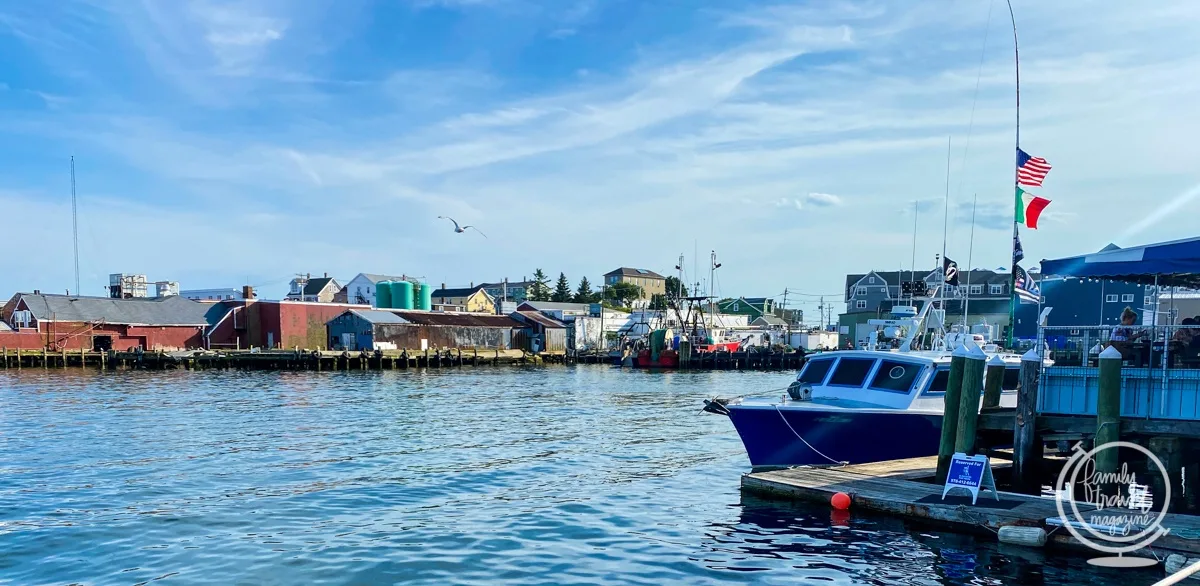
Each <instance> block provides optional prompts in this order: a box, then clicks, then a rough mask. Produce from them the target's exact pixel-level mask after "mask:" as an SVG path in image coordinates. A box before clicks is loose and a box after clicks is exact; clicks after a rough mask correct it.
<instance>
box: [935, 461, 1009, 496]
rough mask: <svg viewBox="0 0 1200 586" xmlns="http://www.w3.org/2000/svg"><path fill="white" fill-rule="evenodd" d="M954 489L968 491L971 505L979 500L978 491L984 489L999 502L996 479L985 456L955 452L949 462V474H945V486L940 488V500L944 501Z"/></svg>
mask: <svg viewBox="0 0 1200 586" xmlns="http://www.w3.org/2000/svg"><path fill="white" fill-rule="evenodd" d="M954 488H962V489H965V490H967V491H969V492H970V493H971V504H975V501H977V500H979V491H980V489H985V488H986V489H987V490H990V491H992V496H995V497H996V500H1000V493H998V492H996V479H995V478H993V477H992V464H991V462H989V461H988V458H987V456H983V455H979V456H968V455H966V454H964V453H962V452H955V454H954V457H953V458H952V459H951V460H950V472H949V473H947V474H946V486H945V487H944V488H942V498H943V499H945V498H946V495H947V494H948V493H949V492H950V490H951V489H954Z"/></svg>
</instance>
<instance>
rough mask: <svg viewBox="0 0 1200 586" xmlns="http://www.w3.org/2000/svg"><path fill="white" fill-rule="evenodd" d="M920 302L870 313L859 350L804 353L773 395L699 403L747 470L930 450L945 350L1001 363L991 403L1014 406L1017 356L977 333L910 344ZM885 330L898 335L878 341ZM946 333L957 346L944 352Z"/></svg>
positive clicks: (938, 424) (917, 328) (934, 445)
mask: <svg viewBox="0 0 1200 586" xmlns="http://www.w3.org/2000/svg"><path fill="white" fill-rule="evenodd" d="M929 307H930V304H926V306H925V308H924V309H923V310H922V311H921V313H920V314H919V315H917V316H912V317H901V318H899V319H880V320H870V322H869V323H871V324H873V325H876V326H877V327H878V329H877V331H876V332H873V333H872V334H871V339H870V342H869V344H868V346H867V348H866V349H863V350H837V351H831V352H820V353H817V354H814V355H812V356H811V357H809V359H808V360H807V361H806V362H805V365H804V367H803V368H802V369H801V370H800V372H799V374H798V375H797V376H796V379H795V380H794V381H793V382H792V383H791V384H790V385H789V386H788V388H787V393H786V394H783V395H782V396H775V397H739V398H734V399H712V400H708V401H705V410H706V411H708V412H710V413H718V414H722V415H727V416H728V417H729V419H730V421H731V422H732V423H733V426H734V428H735V429H736V430H737V432H738V435H739V436H740V437H741V439H742V444H743V445H744V446H745V448H746V454H747V455H748V456H749V457H750V463H751V465H752V466H754V467H756V468H760V467H784V466H814V465H830V464H846V463H849V464H862V463H868V462H880V461H886V460H896V459H902V458H916V457H921V456H932V455H936V454H937V452H938V444H939V442H940V440H941V433H942V413H943V411H944V407H945V394H946V383H947V380H948V379H949V374H950V360H951V357H952V355H953V354H954V353H955V352H958V353H962V352H975V353H979V354H981V355H983V356H985V357H986V358H987V359H988V360H992V361H995V360H996V359H998V360H1000V361H1001V362H1003V364H1004V367H1005V372H1004V378H1003V382H1002V385H1001V388H1002V392H1001V397H1000V406H1001V407H1015V406H1016V390H1017V383H1018V381H1019V380H1020V367H1021V356H1020V355H1018V354H1015V353H1011V352H1006V351H1003V350H1001V349H999V348H998V347H996V346H995V345H991V344H985V345H984V346H982V347H981V346H978V345H977V342H979V341H982V339H983V338H982V336H978V337H976V336H974V335H961V334H960V335H959V336H958V337H957V338H956V337H954V336H947V335H945V334H944V333H942V334H941V335H938V336H936V337H934V339H932V340H931V341H930V344H929V345H930V346H931V348H930V349H919V350H914V349H913V348H914V343H915V341H916V340H918V339H920V338H921V336H920V335H919V332H922V331H923V330H922V325H923V324H924V320H925V318H926V316H927V312H928V310H929ZM902 315H903V314H902ZM881 335H882V337H883V338H885V339H881V337H880V336H881ZM894 336H902V340H900V341H899V343H894V342H893V341H891V340H887V339H886V338H891V337H894ZM947 340H949V341H950V343H955V344H958V343H961V345H958V346H957V348H955V349H954V351H953V352H952V351H951V350H950V346H949V345H948V344H947ZM893 346H895V348H893ZM993 363H994V362H993ZM982 382H983V381H980V383H981V384H980V387H981V388H982Z"/></svg>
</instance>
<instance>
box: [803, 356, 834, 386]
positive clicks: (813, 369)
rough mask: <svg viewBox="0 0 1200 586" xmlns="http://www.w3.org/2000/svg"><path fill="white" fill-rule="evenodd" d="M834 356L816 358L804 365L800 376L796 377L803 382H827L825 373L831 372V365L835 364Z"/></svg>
mask: <svg viewBox="0 0 1200 586" xmlns="http://www.w3.org/2000/svg"><path fill="white" fill-rule="evenodd" d="M833 360H834V359H833V358H814V359H812V360H809V361H808V364H805V365H804V370H803V371H801V372H800V376H799V377H798V378H797V379H796V380H797V381H800V382H802V383H810V384H814V385H819V384H821V383H823V382H825V375H827V374H829V367H831V366H833Z"/></svg>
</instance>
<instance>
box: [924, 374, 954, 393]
mask: <svg viewBox="0 0 1200 586" xmlns="http://www.w3.org/2000/svg"><path fill="white" fill-rule="evenodd" d="M949 380H950V370H949V369H946V368H939V369H938V370H937V372H936V373H934V375H933V382H931V383H929V390H927V391H925V393H926V394H930V393H944V392H946V383H947V382H948V381H949Z"/></svg>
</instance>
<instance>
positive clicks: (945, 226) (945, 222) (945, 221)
mask: <svg viewBox="0 0 1200 586" xmlns="http://www.w3.org/2000/svg"><path fill="white" fill-rule="evenodd" d="M951 138H952V137H949V136H947V137H946V195H945V196H944V197H943V198H942V266H941V269H942V286H941V287H940V288H939V293H940V295H939V297H940V298H941V303H939V304H938V306H939V307H938V309H941V310H942V319H941V320H940V323H939V324H938V329H940V330H942V331H943V332H944V331H945V330H946V315H947V312H946V235H947V234H948V233H949V232H950V152H951V150H950V140H951Z"/></svg>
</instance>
